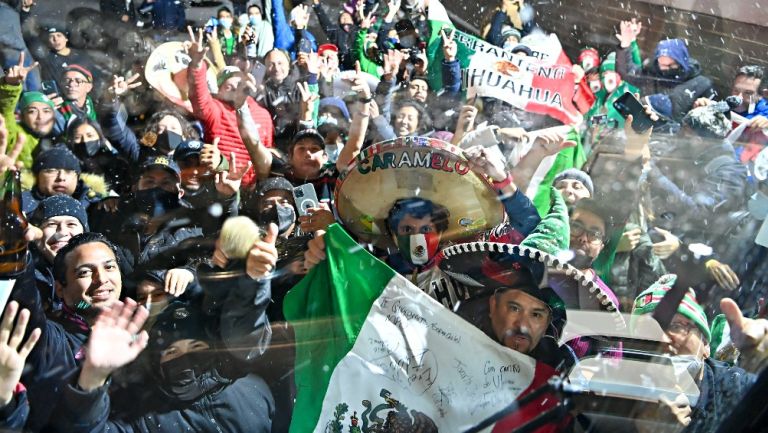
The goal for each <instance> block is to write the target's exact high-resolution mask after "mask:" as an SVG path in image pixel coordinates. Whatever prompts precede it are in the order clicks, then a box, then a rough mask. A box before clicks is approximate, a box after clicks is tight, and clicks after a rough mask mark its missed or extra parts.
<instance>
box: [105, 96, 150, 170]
mask: <svg viewBox="0 0 768 433" xmlns="http://www.w3.org/2000/svg"><path fill="white" fill-rule="evenodd" d="M99 112H100V113H101V116H100V119H99V121H100V122H101V127H102V130H103V131H104V137H106V139H107V140H109V143H110V144H111V145H112V146H114V148H115V149H117V151H118V152H120V155H122V156H123V157H124V158H125V159H127V160H128V161H130V162H132V163H138V162H141V157H140V153H141V146H140V145H139V140H138V139H137V138H136V134H134V132H133V131H132V130H131V128H129V127H128V112H127V111H125V107H124V106H123V104H121V103H120V101H115V102H114V103H112V104H102V105H101V106H100V107H99Z"/></svg>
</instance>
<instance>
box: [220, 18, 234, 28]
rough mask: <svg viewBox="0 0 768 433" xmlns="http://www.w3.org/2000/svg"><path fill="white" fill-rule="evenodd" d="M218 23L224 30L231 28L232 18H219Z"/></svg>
mask: <svg viewBox="0 0 768 433" xmlns="http://www.w3.org/2000/svg"><path fill="white" fill-rule="evenodd" d="M219 25H220V26H221V27H222V28H224V29H226V30H229V29H231V28H232V18H222V19H220V20H219Z"/></svg>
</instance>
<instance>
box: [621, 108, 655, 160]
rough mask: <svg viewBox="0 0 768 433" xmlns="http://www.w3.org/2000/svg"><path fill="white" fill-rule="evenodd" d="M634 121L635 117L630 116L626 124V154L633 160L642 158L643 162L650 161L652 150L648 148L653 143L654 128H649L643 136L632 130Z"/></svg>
mask: <svg viewBox="0 0 768 433" xmlns="http://www.w3.org/2000/svg"><path fill="white" fill-rule="evenodd" d="M633 120H634V117H633V116H632V115H631V114H630V115H629V116H627V120H626V121H625V122H624V134H625V135H626V136H627V144H626V145H625V147H624V153H625V154H626V155H627V156H629V157H631V158H637V157H642V158H643V161H648V160H650V159H651V149H650V147H649V146H648V143H649V142H650V141H651V134H652V133H653V127H651V128H648V130H647V131H645V132H644V133H642V134H640V133H637V132H635V130H634V129H632V121H633Z"/></svg>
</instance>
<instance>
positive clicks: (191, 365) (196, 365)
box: [160, 352, 217, 401]
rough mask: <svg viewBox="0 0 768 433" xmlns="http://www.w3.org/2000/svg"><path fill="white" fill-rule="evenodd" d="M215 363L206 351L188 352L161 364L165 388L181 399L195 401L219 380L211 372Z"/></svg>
mask: <svg viewBox="0 0 768 433" xmlns="http://www.w3.org/2000/svg"><path fill="white" fill-rule="evenodd" d="M213 368H214V363H213V360H212V358H211V357H210V356H208V355H206V354H204V353H196V352H193V353H188V354H185V355H182V356H181V357H179V358H176V359H172V360H170V361H166V362H163V363H162V364H160V371H161V372H162V375H163V383H162V387H163V389H164V390H165V391H166V392H167V393H168V394H170V395H172V396H173V397H175V398H177V399H179V400H181V401H195V400H197V399H198V398H200V397H201V396H202V395H204V394H205V393H206V392H207V391H208V390H210V389H211V388H213V387H214V386H215V385H216V383H217V381H216V380H215V379H213V378H212V377H211V376H210V375H209V374H206V373H208V372H210V371H211V370H213Z"/></svg>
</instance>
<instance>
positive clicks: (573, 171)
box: [552, 168, 595, 197]
mask: <svg viewBox="0 0 768 433" xmlns="http://www.w3.org/2000/svg"><path fill="white" fill-rule="evenodd" d="M563 179H572V180H578V181H579V182H581V183H582V184H583V185H584V187H585V188H587V190H589V196H590V197H594V196H595V186H594V184H593V183H592V178H591V177H590V176H589V175H588V174H587V173H585V172H583V171H581V170H579V169H577V168H569V169H568V170H564V171H561V172H560V173H558V175H557V176H555V180H553V181H552V185H557V183H558V182H560V181H561V180H563Z"/></svg>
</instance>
